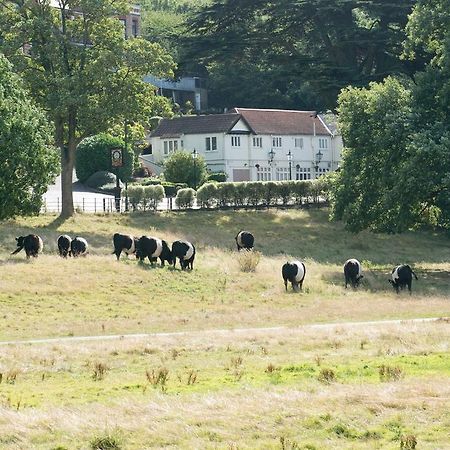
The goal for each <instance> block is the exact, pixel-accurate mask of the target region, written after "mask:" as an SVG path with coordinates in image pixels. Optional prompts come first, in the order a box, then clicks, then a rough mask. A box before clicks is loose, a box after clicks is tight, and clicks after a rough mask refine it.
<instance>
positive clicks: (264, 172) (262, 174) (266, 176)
mask: <svg viewBox="0 0 450 450" xmlns="http://www.w3.org/2000/svg"><path fill="white" fill-rule="evenodd" d="M256 180H257V181H271V180H272V169H271V167H262V166H258V167H257V168H256Z"/></svg>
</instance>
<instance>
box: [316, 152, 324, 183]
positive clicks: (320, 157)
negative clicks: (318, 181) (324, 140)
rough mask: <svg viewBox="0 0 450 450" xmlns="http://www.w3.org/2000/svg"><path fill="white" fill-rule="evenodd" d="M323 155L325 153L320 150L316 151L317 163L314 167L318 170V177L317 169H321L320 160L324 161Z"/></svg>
mask: <svg viewBox="0 0 450 450" xmlns="http://www.w3.org/2000/svg"><path fill="white" fill-rule="evenodd" d="M322 157H323V153H322V152H321V151H320V150H319V151H318V152H317V153H316V162H315V165H314V169H315V170H316V178H317V171H318V170H319V164H320V161H322Z"/></svg>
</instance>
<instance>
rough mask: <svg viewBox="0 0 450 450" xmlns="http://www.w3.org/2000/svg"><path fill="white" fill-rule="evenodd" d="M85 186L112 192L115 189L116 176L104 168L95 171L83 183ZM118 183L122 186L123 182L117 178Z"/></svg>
mask: <svg viewBox="0 0 450 450" xmlns="http://www.w3.org/2000/svg"><path fill="white" fill-rule="evenodd" d="M84 184H85V185H86V186H88V187H90V188H93V189H98V190H100V191H106V192H114V191H115V189H116V176H115V175H114V174H113V173H111V172H107V171H105V170H102V171H100V172H95V173H94V174H92V175H91V176H90V177H89V178H88V179H87V180H86V182H85V183H84ZM119 185H120V187H121V188H123V186H124V185H123V183H122V182H121V181H120V180H119Z"/></svg>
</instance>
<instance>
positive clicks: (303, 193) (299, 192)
mask: <svg viewBox="0 0 450 450" xmlns="http://www.w3.org/2000/svg"><path fill="white" fill-rule="evenodd" d="M288 183H289V184H290V186H291V193H292V196H293V197H294V201H295V204H296V205H301V204H303V199H304V198H305V197H307V196H308V193H309V184H310V183H311V181H304V180H298V181H289V182H288Z"/></svg>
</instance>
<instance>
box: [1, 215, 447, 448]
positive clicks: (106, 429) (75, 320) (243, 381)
mask: <svg viewBox="0 0 450 450" xmlns="http://www.w3.org/2000/svg"><path fill="white" fill-rule="evenodd" d="M240 229H248V230H250V231H252V232H253V233H254V235H255V238H256V249H257V250H259V251H260V252H261V253H262V257H261V262H260V264H259V265H258V267H257V269H256V272H254V273H243V272H241V271H240V268H239V263H238V260H237V252H236V250H235V245H234V236H235V235H236V233H237V232H238V231H239V230H240ZM117 231H119V232H129V233H132V234H135V235H137V236H140V235H142V234H147V235H155V236H159V237H162V238H165V239H167V240H169V241H172V240H174V239H176V238H186V239H189V240H191V241H192V242H193V243H194V244H195V245H196V247H197V252H198V257H197V259H196V262H195V269H194V271H193V272H191V273H189V272H181V271H180V270H178V269H177V270H173V269H171V268H168V267H165V268H160V267H159V266H158V267H154V268H152V267H150V265H149V264H148V263H145V264H143V265H141V264H138V263H137V262H136V261H135V259H134V258H130V259H127V258H126V257H124V258H123V259H122V260H121V261H120V262H119V263H118V262H116V261H115V256H114V255H112V254H111V253H112V242H111V238H112V235H113V233H114V232H117ZM29 232H36V233H38V234H39V235H41V236H42V237H43V239H44V246H45V248H44V254H43V255H42V256H40V257H39V258H38V259H36V260H32V261H26V259H25V255H24V254H19V255H15V256H10V253H11V251H13V249H14V247H15V241H14V237H15V236H17V235H20V234H27V233H29ZM61 233H69V234H71V235H72V236H74V235H80V236H83V237H85V238H86V239H87V240H88V242H89V243H90V245H91V248H90V254H89V255H88V256H87V257H86V258H79V259H68V260H62V259H60V258H59V257H58V256H57V255H56V238H57V236H58V235H59V234H61ZM0 249H1V252H0V265H1V273H2V277H1V284H2V289H1V292H0V304H1V307H2V322H1V323H2V326H1V327H0V340H10V339H19V340H20V339H28V338H44V337H59V336H61V337H64V336H72V335H73V336H77V335H80V336H81V335H108V334H130V333H151V332H158V331H167V332H173V331H185V332H186V333H185V334H178V335H168V336H153V337H147V338H126V339H116V340H109V341H101V340H100V341H93V342H82V341H73V342H54V343H49V344H33V345H30V344H26V345H24V344H22V345H6V346H5V345H3V346H0V374H1V376H0V430H1V432H0V449H3V448H5V449H17V448H20V449H22V448H26V449H32V448H36V449H50V448H60V449H63V448H66V449H85V448H95V447H96V446H97V447H99V445H100V444H99V443H101V442H103V444H102V445H103V447H101V445H100V448H123V449H142V448H214V449H216V448H219V449H222V448H223V449H237V448H239V449H244V448H255V449H256V448H273V449H282V448H284V449H290V450H291V449H296V448H305V449H306V448H309V449H313V448H316V449H323V448H330V449H334V448H352V449H354V448H358V449H359V448H360V449H366V448H392V449H398V448H400V443H401V441H402V439H403V441H405V439H407V436H410V437H411V436H412V438H414V439H417V441H418V446H417V448H429V449H435V448H446V446H447V436H448V435H449V432H450V417H449V413H448V411H449V410H450V408H449V406H450V405H449V398H450V390H449V385H448V378H449V376H450V365H449V361H450V358H449V349H448V342H449V335H450V333H449V330H448V326H449V325H448V322H447V321H445V320H443V321H438V322H429V323H421V324H419V323H415V324H412V323H408V322H406V323H402V324H398V325H387V324H376V325H370V326H368V325H366V326H356V325H355V326H351V327H349V326H345V325H336V326H331V327H329V328H321V329H318V328H311V327H310V328H300V329H299V328H297V326H298V325H301V324H311V323H319V322H326V323H328V322H346V321H356V322H357V321H363V320H380V319H389V318H392V319H393V318H402V319H406V318H418V317H441V316H442V317H443V316H450V307H449V306H450V260H449V255H450V251H449V250H450V239H449V237H448V236H446V235H444V234H440V233H432V232H411V233H406V234H403V235H399V236H388V235H382V234H377V235H374V234H370V233H362V234H360V235H351V234H349V233H347V232H345V231H344V230H343V228H342V226H341V225H340V224H335V223H330V222H328V221H327V220H326V211H325V210H315V209H311V210H307V211H294V210H290V211H277V212H275V211H258V212H244V211H240V212H194V213H170V214H158V215H153V214H130V215H120V216H119V215H111V216H101V215H99V216H94V215H80V216H77V217H75V218H73V219H71V220H69V221H66V222H64V223H61V222H60V221H59V220H58V219H56V218H55V217H54V216H41V217H36V218H32V219H17V220H15V221H9V222H6V223H2V224H1V225H0ZM288 256H293V257H296V258H300V259H303V260H304V261H305V262H306V266H307V275H306V279H305V283H304V290H303V292H302V293H299V294H295V293H292V291H289V292H288V293H285V292H284V285H283V282H282V279H281V274H280V272H281V265H282V264H283V263H284V262H285V260H286V259H287V258H288ZM349 257H356V258H358V259H360V260H361V261H363V269H364V272H365V278H364V283H363V285H362V286H361V288H360V289H358V290H353V289H347V290H346V289H345V288H344V287H343V274H342V265H343V263H344V261H345V260H346V259H347V258H349ZM402 262H407V263H409V264H411V265H412V266H413V267H414V269H415V270H416V272H417V274H418V276H419V280H418V281H414V284H413V295H412V296H409V295H408V294H407V293H406V292H403V293H401V294H400V295H396V294H395V293H394V291H393V290H392V288H391V287H390V285H389V284H388V282H387V279H388V275H389V272H390V269H391V267H392V266H393V265H394V264H398V263H402ZM277 326H287V327H291V328H285V329H278V330H273V331H267V330H265V331H264V330H261V331H258V330H248V331H245V332H243V331H240V332H233V331H231V332H228V333H227V332H217V331H214V330H217V329H220V330H221V329H230V330H232V329H236V328H257V327H277ZM208 330H211V331H208ZM383 366H384V370H385V371H387V375H386V376H385V377H383V376H382V375H380V370H383V369H381V368H382V367H383ZM161 377H162V378H161ZM164 377H166V379H165V378H164ZM412 438H411V439H412ZM102 439H103V441H102ZM108 442H109V444H110V446H109V447H108V446H106V444H107V443H108ZM114 443H116V444H117V445H116V447H114V446H111V445H112V444H114ZM58 446H60V447H58Z"/></svg>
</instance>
